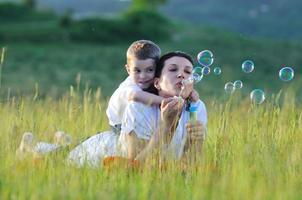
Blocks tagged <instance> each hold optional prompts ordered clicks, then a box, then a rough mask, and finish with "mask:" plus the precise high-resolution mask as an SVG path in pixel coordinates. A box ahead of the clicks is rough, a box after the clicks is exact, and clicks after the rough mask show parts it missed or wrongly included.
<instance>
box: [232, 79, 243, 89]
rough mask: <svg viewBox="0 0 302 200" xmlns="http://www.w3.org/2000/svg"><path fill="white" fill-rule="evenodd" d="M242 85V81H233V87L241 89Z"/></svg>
mask: <svg viewBox="0 0 302 200" xmlns="http://www.w3.org/2000/svg"><path fill="white" fill-rule="evenodd" d="M242 86H243V83H242V81H240V80H237V81H235V82H234V87H235V89H241V88H242Z"/></svg>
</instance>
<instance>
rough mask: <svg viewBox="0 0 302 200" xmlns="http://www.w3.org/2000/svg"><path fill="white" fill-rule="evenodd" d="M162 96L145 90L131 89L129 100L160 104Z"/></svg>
mask: <svg viewBox="0 0 302 200" xmlns="http://www.w3.org/2000/svg"><path fill="white" fill-rule="evenodd" d="M163 99H164V98H163V97H160V96H158V95H155V94H152V93H149V92H145V91H132V92H131V93H130V94H129V96H128V100H129V101H137V102H140V103H143V104H146V105H160V104H161V101H162V100H163Z"/></svg>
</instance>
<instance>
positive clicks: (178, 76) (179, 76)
mask: <svg viewBox="0 0 302 200" xmlns="http://www.w3.org/2000/svg"><path fill="white" fill-rule="evenodd" d="M177 78H182V79H184V78H185V75H184V73H183V72H179V73H178V75H177Z"/></svg>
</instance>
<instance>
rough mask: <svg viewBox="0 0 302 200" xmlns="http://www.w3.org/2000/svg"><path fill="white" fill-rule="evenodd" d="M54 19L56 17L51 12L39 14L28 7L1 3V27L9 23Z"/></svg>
mask: <svg viewBox="0 0 302 200" xmlns="http://www.w3.org/2000/svg"><path fill="white" fill-rule="evenodd" d="M54 18H55V16H54V14H53V13H51V12H46V11H44V12H38V11H35V10H33V9H32V8H30V7H28V6H26V5H19V4H13V3H0V21H1V23H2V24H1V25H3V23H4V24H5V23H8V22H24V21H45V20H53V19H54Z"/></svg>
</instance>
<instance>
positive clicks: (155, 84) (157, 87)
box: [154, 78, 160, 91]
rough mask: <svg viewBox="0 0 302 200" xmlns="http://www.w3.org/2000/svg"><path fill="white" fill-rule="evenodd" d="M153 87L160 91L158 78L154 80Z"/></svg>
mask: <svg viewBox="0 0 302 200" xmlns="http://www.w3.org/2000/svg"><path fill="white" fill-rule="evenodd" d="M154 87H155V88H156V89H157V90H158V91H160V86H159V78H154Z"/></svg>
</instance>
